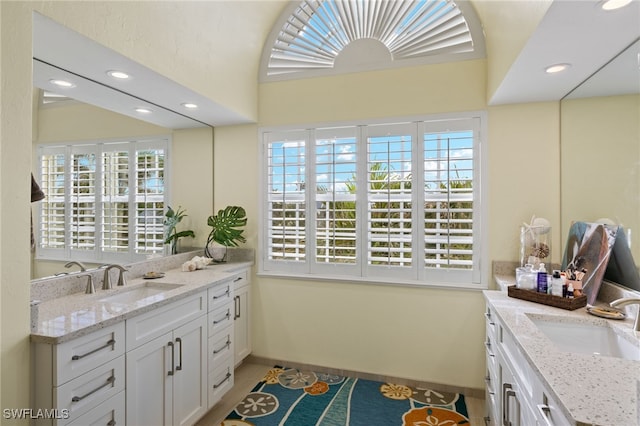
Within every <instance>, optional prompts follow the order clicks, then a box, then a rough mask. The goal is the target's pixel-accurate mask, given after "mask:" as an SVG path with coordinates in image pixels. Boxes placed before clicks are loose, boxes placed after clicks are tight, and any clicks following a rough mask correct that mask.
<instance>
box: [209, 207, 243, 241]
mask: <svg viewBox="0 0 640 426" xmlns="http://www.w3.org/2000/svg"><path fill="white" fill-rule="evenodd" d="M246 224H247V213H246V212H245V210H244V209H243V208H242V207H239V206H227V207H226V208H225V209H224V210H218V214H216V215H211V216H209V219H207V225H209V226H211V227H212V228H213V229H212V230H211V233H210V234H209V241H208V242H211V241H215V242H216V243H218V244H222V245H223V246H227V247H229V246H233V247H237V246H238V243H239V242H240V243H244V242H246V241H247V240H246V239H245V238H244V237H243V236H242V233H243V232H244V229H239V228H241V227H243V226H245V225H246ZM207 245H208V244H207Z"/></svg>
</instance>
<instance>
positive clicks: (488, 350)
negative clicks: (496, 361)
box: [484, 342, 495, 357]
mask: <svg viewBox="0 0 640 426" xmlns="http://www.w3.org/2000/svg"><path fill="white" fill-rule="evenodd" d="M484 345H485V346H486V347H487V354H488V355H489V356H491V357H493V356H495V355H494V354H493V353H492V352H491V342H484Z"/></svg>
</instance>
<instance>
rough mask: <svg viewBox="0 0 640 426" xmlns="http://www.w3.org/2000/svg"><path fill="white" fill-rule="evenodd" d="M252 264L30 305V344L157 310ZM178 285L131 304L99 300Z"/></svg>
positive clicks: (178, 273)
mask: <svg viewBox="0 0 640 426" xmlns="http://www.w3.org/2000/svg"><path fill="white" fill-rule="evenodd" d="M251 265H253V262H234V263H224V264H217V265H209V266H206V267H205V268H203V269H199V270H196V271H192V272H183V271H182V270H181V269H180V268H177V269H170V270H167V271H164V273H165V275H164V277H162V278H157V279H153V280H147V279H144V278H141V277H139V278H134V279H131V280H129V281H128V282H127V284H126V285H125V286H124V287H116V286H115V283H114V288H113V289H111V290H102V289H101V288H100V287H99V285H97V284H96V292H95V293H94V294H84V292H82V293H75V294H70V295H66V296H62V297H57V298H54V299H50V300H46V301H43V302H41V303H38V304H35V305H33V306H32V311H31V316H32V319H31V341H32V342H38V343H49V344H58V343H62V342H65V341H68V340H72V339H75V338H77V337H80V336H83V335H85V334H89V333H91V332H93V331H95V330H98V329H100V328H104V327H107V326H110V325H113V324H116V323H118V322H121V321H124V320H126V319H128V318H132V317H134V316H136V315H140V314H142V313H144V312H148V311H151V310H153V309H157V308H159V307H161V306H164V305H166V304H169V303H171V302H174V301H176V300H179V299H182V298H185V297H188V296H190V295H193V294H196V293H198V292H200V291H203V290H205V289H207V288H208V287H211V286H213V285H215V284H217V283H220V282H223V281H225V280H226V279H228V278H230V277H232V276H233V275H234V274H235V273H237V271H239V270H241V269H244V268H247V267H250V266H251ZM151 282H152V283H153V284H154V285H155V284H180V286H179V287H177V288H175V289H170V290H168V291H166V292H163V293H160V294H156V295H153V296H151V297H147V298H145V299H142V300H139V301H135V302H120V301H119V302H108V301H103V300H101V299H104V298H105V297H107V296H111V295H114V294H117V293H122V292H126V291H129V290H132V289H135V288H137V287H143V286H145V285H146V284H148V283H151Z"/></svg>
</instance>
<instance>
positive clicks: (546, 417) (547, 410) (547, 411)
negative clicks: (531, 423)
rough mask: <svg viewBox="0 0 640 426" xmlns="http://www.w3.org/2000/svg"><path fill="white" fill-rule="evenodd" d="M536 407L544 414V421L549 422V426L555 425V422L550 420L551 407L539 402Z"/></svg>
mask: <svg viewBox="0 0 640 426" xmlns="http://www.w3.org/2000/svg"><path fill="white" fill-rule="evenodd" d="M536 408H537V409H538V411H540V414H542V417H543V418H544V422H545V423H546V424H547V426H553V423H551V422H550V421H549V414H551V407H549V406H548V405H545V404H538V405H537V406H536Z"/></svg>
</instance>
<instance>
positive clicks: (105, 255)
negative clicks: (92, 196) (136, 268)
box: [31, 135, 172, 263]
mask: <svg viewBox="0 0 640 426" xmlns="http://www.w3.org/2000/svg"><path fill="white" fill-rule="evenodd" d="M132 142H135V143H136V148H142V149H144V148H145V147H149V148H157V147H158V146H159V145H162V148H163V149H164V150H165V160H164V172H163V175H164V179H165V186H164V205H165V206H168V205H170V204H171V185H170V182H171V147H172V138H171V135H152V136H139V137H133V138H106V139H100V140H81V141H73V142H51V143H41V144H38V146H37V147H36V152H37V155H36V156H35V159H34V161H35V163H34V165H33V170H34V171H35V176H37V177H40V176H41V175H42V163H41V162H40V158H41V154H42V152H43V150H49V151H52V150H53V149H57V150H60V152H62V153H64V154H65V163H66V166H65V169H67V168H68V167H69V163H68V161H69V153H70V152H72V150H73V151H74V152H80V151H81V150H82V149H83V146H95V145H107V146H108V145H112V144H118V143H123V144H127V145H129V147H128V149H129V150H130V151H131V152H135V149H134V146H133V145H131V143H132ZM138 150H139V149H138ZM99 152H102V148H100V150H99ZM98 170H100V173H102V164H101V162H100V161H97V164H96V174H98ZM135 179H136V177H135V176H129V181H130V183H129V186H130V187H131V185H132V183H133V182H135ZM99 181H100V179H98V184H97V185H96V191H97V190H98V187H99V185H101V183H99ZM69 190H70V182H69V177H68V175H67V174H66V173H65V194H66V193H68V191H69ZM65 198H66V195H65ZM129 202H130V203H133V204H132V205H135V194H132V193H131V191H130V193H129ZM31 206H32V212H33V232H34V239H35V242H36V249H35V256H34V258H35V259H37V260H60V261H69V260H77V261H81V262H90V263H105V262H119V263H131V262H135V261H140V260H144V259H146V258H147V255H146V254H143V253H135V251H134V250H133V243H134V241H135V237H134V236H133V235H132V234H131V232H130V233H129V248H130V249H129V251H128V252H126V253H124V252H123V253H112V252H103V251H102V250H100V249H99V247H96V248H95V250H91V251H82V250H73V249H72V248H71V247H70V246H69V245H68V244H65V248H64V249H63V250H60V249H48V248H41V247H39V243H38V242H39V240H40V231H41V230H40V217H41V211H42V203H41V202H36V203H32V205H31ZM70 209H71V207H70V205H69V203H67V204H66V205H65V218H68V217H69V215H70ZM100 209H101V206H100V205H96V215H99V214H100ZM67 220H68V219H67ZM100 233H101V230H100V229H99V227H96V241H97V242H101V239H100V240H98V238H99V237H100ZM65 234H66V237H65V238H66V239H68V237H69V226H68V225H65ZM100 238H101V237H100ZM165 250H166V247H165Z"/></svg>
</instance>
